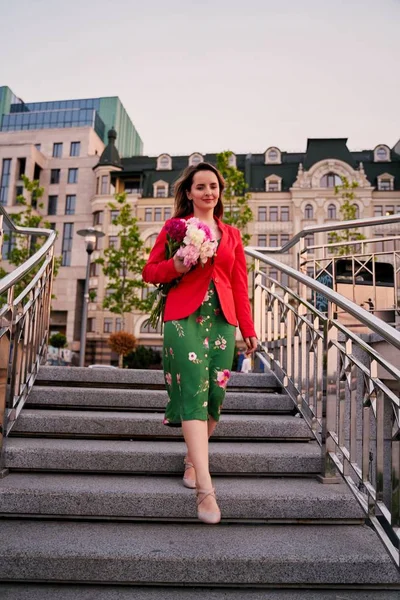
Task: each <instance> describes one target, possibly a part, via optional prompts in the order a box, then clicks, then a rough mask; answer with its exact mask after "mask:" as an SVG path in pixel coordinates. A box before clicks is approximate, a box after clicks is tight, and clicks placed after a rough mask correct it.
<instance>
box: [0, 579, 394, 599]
mask: <svg viewBox="0 0 400 600" xmlns="http://www.w3.org/2000/svg"><path fill="white" fill-rule="evenodd" d="M0 597H1V598H2V600H55V599H57V600H160V599H161V598H162V599H163V600H243V599H244V600H399V592H398V591H396V590H394V591H385V590H379V589H374V590H373V591H371V590H370V591H366V590H360V591H356V590H354V589H349V588H346V589H343V588H342V587H341V588H340V589H336V590H331V591H329V590H323V589H318V590H315V589H314V590H312V589H310V588H308V589H302V590H288V589H286V590H271V589H249V588H246V589H240V590H237V589H236V590H234V589H232V588H216V589H212V588H208V587H206V588H204V587H200V588H199V587H198V588H194V587H192V588H190V587H185V588H182V587H147V586H145V587H142V586H118V585H107V586H104V585H101V586H100V585H65V584H64V585H55V584H45V583H44V584H35V583H23V584H21V583H14V584H13V583H3V584H1V583H0Z"/></svg>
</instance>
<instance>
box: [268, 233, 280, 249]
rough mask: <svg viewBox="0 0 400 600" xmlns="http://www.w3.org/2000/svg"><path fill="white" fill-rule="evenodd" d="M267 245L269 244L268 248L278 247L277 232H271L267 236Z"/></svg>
mask: <svg viewBox="0 0 400 600" xmlns="http://www.w3.org/2000/svg"><path fill="white" fill-rule="evenodd" d="M269 245H270V248H277V247H278V234H277V233H272V234H271V235H270V236H269Z"/></svg>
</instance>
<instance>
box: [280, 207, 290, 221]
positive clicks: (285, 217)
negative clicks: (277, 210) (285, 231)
mask: <svg viewBox="0 0 400 600" xmlns="http://www.w3.org/2000/svg"><path fill="white" fill-rule="evenodd" d="M281 221H289V207H288V206H282V207H281Z"/></svg>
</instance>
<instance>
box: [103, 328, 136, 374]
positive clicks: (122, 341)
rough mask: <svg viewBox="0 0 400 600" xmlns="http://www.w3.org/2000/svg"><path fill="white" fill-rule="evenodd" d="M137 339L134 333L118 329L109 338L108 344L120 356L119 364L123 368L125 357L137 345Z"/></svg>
mask: <svg viewBox="0 0 400 600" xmlns="http://www.w3.org/2000/svg"><path fill="white" fill-rule="evenodd" d="M136 343H137V340H136V338H135V336H134V335H132V334H131V333H127V332H126V331H117V332H116V333H112V334H111V335H110V337H109V338H108V345H109V346H110V348H111V350H113V352H116V353H117V354H118V356H119V366H120V367H121V368H122V364H123V357H124V356H126V355H127V354H129V353H130V352H132V351H133V350H134V349H135V347H136Z"/></svg>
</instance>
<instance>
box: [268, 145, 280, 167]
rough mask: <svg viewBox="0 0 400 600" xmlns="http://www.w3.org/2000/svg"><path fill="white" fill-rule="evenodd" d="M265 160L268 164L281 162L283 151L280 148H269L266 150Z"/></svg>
mask: <svg viewBox="0 0 400 600" xmlns="http://www.w3.org/2000/svg"><path fill="white" fill-rule="evenodd" d="M264 162H265V164H266V165H268V164H279V163H280V162H281V152H280V150H279V148H268V150H267V151H266V152H265V156H264Z"/></svg>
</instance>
